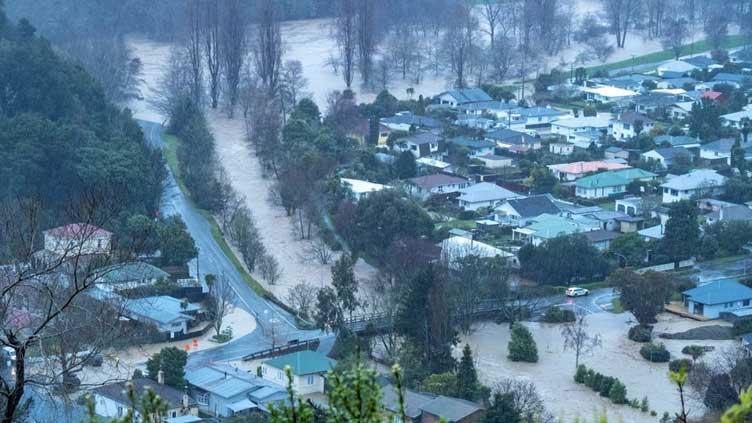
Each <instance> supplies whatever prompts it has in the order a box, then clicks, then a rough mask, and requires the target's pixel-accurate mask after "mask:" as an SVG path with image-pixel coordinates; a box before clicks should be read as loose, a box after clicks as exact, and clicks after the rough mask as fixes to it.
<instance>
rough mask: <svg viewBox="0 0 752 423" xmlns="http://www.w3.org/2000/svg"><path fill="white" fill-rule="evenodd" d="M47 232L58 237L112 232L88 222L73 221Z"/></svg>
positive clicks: (92, 235) (98, 234)
mask: <svg viewBox="0 0 752 423" xmlns="http://www.w3.org/2000/svg"><path fill="white" fill-rule="evenodd" d="M46 233H47V234H49V235H52V236H56V237H69V238H83V237H99V236H111V235H112V233H111V232H109V231H106V230H104V229H102V228H99V227H97V226H94V225H90V224H88V223H71V224H70V225H65V226H58V227H57V228H52V229H49V230H48V231H47V232H46Z"/></svg>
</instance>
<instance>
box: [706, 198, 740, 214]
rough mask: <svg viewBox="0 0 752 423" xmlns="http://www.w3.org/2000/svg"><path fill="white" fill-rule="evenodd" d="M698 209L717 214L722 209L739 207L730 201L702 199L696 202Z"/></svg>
mask: <svg viewBox="0 0 752 423" xmlns="http://www.w3.org/2000/svg"><path fill="white" fill-rule="evenodd" d="M696 204H697V208H698V209H700V211H701V212H715V211H719V210H721V209H722V208H726V207H733V206H738V204H736V203H732V202H729V201H723V200H716V199H715V198H700V199H698V200H697V202H696Z"/></svg>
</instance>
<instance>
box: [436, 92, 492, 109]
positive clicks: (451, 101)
mask: <svg viewBox="0 0 752 423" xmlns="http://www.w3.org/2000/svg"><path fill="white" fill-rule="evenodd" d="M438 100H439V104H441V105H445V106H449V107H458V106H462V105H466V104H470V103H481V102H487V101H493V98H491V96H489V95H488V94H486V92H485V91H483V90H482V89H480V88H463V89H457V90H451V91H445V92H443V93H441V94H439V95H438Z"/></svg>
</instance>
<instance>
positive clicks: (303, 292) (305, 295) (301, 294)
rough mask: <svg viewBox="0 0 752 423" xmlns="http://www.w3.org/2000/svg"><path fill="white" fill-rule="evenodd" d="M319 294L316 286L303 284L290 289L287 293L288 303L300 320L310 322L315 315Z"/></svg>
mask: <svg viewBox="0 0 752 423" xmlns="http://www.w3.org/2000/svg"><path fill="white" fill-rule="evenodd" d="M317 292H318V289H316V287H315V286H313V285H309V284H307V283H305V282H301V283H299V284H297V285H295V286H293V287H292V288H290V291H289V292H288V293H287V302H288V303H289V304H290V306H291V307H292V308H294V309H295V311H297V312H298V316H300V318H302V319H305V320H308V319H310V318H311V316H312V313H313V306H314V304H315V303H316V293H317Z"/></svg>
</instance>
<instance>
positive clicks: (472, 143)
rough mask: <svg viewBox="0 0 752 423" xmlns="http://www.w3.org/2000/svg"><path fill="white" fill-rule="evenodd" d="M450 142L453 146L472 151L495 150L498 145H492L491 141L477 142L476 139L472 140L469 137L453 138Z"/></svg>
mask: <svg viewBox="0 0 752 423" xmlns="http://www.w3.org/2000/svg"><path fill="white" fill-rule="evenodd" d="M448 142H450V143H452V144H457V145H461V146H463V147H467V148H469V149H471V150H476V149H477V150H479V149H482V148H494V147H496V144H494V143H492V142H491V141H486V140H476V139H471V138H467V137H456V138H452V139H450V140H449V141H448Z"/></svg>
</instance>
